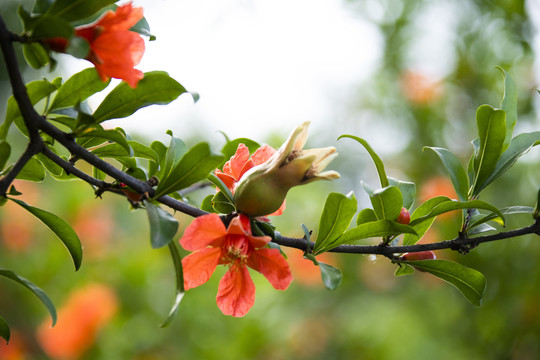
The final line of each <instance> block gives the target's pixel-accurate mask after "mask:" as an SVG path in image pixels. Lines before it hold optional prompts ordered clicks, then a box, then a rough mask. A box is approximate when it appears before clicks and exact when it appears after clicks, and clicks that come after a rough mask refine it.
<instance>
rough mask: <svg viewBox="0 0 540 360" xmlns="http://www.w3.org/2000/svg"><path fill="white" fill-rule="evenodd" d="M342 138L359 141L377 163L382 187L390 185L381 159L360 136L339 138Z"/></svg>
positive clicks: (342, 136)
mask: <svg viewBox="0 0 540 360" xmlns="http://www.w3.org/2000/svg"><path fill="white" fill-rule="evenodd" d="M341 138H351V139H353V140H356V141H358V142H359V143H360V144H362V146H364V148H366V150H367V152H368V153H369V155H370V156H371V158H372V159H373V162H374V163H375V167H376V168H377V173H378V174H379V180H380V181H381V187H382V188H385V187H387V186H389V185H390V183H389V182H388V178H387V177H386V172H385V171H384V164H383V162H382V160H381V158H380V157H379V156H378V155H377V154H376V153H375V151H374V150H373V149H372V148H371V146H369V144H368V142H367V141H366V140H364V139H362V138H359V137H358V136H354V135H341V136H340V137H338V140H339V139H341Z"/></svg>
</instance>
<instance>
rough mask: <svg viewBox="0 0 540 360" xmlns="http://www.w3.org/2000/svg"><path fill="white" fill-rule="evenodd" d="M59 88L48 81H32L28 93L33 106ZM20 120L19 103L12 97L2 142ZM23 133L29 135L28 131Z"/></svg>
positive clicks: (0, 131) (1, 128)
mask: <svg viewBox="0 0 540 360" xmlns="http://www.w3.org/2000/svg"><path fill="white" fill-rule="evenodd" d="M57 88H58V87H57V86H56V85H55V84H54V83H51V82H49V81H47V80H37V81H32V82H31V83H28V84H27V85H26V91H27V93H28V97H29V98H30V102H31V103H32V105H35V104H36V103H37V102H38V101H40V100H41V99H43V98H45V97H47V96H49V94H51V93H52V92H53V91H55V90H56V89H57ZM18 118H21V111H20V109H19V105H18V104H17V101H15V98H14V97H13V95H12V96H10V97H9V99H8V101H7V108H6V117H5V120H4V123H3V124H2V126H0V140H3V139H5V138H6V136H7V133H8V131H9V127H10V126H11V124H12V123H13V122H14V121H15V120H16V119H18ZM21 119H22V118H21ZM25 130H26V129H25ZM23 133H24V134H25V135H26V134H27V132H26V131H25V132H23Z"/></svg>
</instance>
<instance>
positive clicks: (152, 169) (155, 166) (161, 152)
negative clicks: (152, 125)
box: [148, 140, 185, 178]
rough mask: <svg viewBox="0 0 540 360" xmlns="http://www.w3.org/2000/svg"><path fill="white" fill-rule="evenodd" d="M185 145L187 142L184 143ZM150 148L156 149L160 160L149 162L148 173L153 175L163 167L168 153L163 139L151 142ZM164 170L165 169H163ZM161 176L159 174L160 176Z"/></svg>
mask: <svg viewBox="0 0 540 360" xmlns="http://www.w3.org/2000/svg"><path fill="white" fill-rule="evenodd" d="M184 147H185V144H184ZM150 148H151V149H152V150H154V151H155V153H156V154H157V156H158V158H159V161H158V162H157V163H152V162H151V163H150V164H148V175H149V176H153V175H156V173H157V172H158V170H159V169H160V167H161V169H163V167H164V164H165V158H166V154H167V147H166V146H165V145H164V144H163V143H162V142H161V141H157V140H156V141H154V142H152V143H151V144H150ZM163 170H164V169H163ZM159 177H161V176H158V178H159Z"/></svg>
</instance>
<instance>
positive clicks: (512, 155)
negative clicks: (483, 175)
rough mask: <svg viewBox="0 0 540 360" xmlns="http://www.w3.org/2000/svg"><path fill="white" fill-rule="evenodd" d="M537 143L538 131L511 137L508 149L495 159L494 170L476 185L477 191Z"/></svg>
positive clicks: (538, 138) (539, 133) (539, 141)
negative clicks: (482, 182)
mask: <svg viewBox="0 0 540 360" xmlns="http://www.w3.org/2000/svg"><path fill="white" fill-rule="evenodd" d="M539 144H540V131H534V132H531V133H523V134H519V135H517V136H516V137H515V138H513V139H512V142H511V143H510V146H509V147H508V149H506V151H505V152H504V153H502V155H501V157H500V158H499V161H497V165H496V166H495V170H494V171H493V172H492V173H491V175H490V176H489V177H488V179H487V180H486V181H485V182H484V184H482V185H480V186H479V187H478V191H480V190H482V189H483V188H485V187H486V186H487V185H488V184H490V183H492V182H493V181H494V180H495V179H497V178H498V177H499V176H501V175H502V174H504V173H505V172H506V171H507V170H508V169H510V168H511V167H512V165H514V164H515V163H516V161H517V159H519V158H520V157H521V156H522V155H524V154H526V153H527V152H528V151H529V150H530V149H531V148H533V147H534V146H536V145H539Z"/></svg>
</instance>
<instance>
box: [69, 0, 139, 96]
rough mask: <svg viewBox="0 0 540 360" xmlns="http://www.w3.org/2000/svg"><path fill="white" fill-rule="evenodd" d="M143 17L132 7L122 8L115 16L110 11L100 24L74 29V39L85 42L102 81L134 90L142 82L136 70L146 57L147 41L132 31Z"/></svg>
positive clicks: (128, 5)
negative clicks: (117, 82) (124, 84)
mask: <svg viewBox="0 0 540 360" xmlns="http://www.w3.org/2000/svg"><path fill="white" fill-rule="evenodd" d="M142 17H143V9H142V8H134V7H132V6H131V3H129V4H126V5H123V6H120V7H119V8H117V9H116V11H115V12H113V11H110V10H109V11H107V12H106V13H105V15H103V16H102V17H101V18H100V19H99V20H98V21H97V22H95V23H94V24H90V25H85V26H81V27H78V28H76V29H75V35H77V36H80V37H82V38H84V39H86V40H87V41H88V42H89V44H90V53H89V54H88V56H87V57H86V58H87V59H88V60H89V61H91V62H92V63H93V64H94V65H95V67H96V70H97V72H98V73H99V76H100V77H101V79H102V80H103V81H107V80H108V79H109V78H111V77H113V78H117V79H122V80H124V81H125V82H127V83H128V84H129V86H131V87H133V88H134V87H135V86H137V82H138V81H139V80H140V79H142V78H143V73H142V71H140V70H136V69H135V68H134V66H135V65H137V64H138V63H139V62H140V61H141V58H142V56H143V53H144V40H143V39H142V38H141V36H140V35H139V34H137V33H136V32H133V31H129V29H130V28H131V27H132V26H133V25H135V24H136V23H137V22H138V21H139V20H141V19H142Z"/></svg>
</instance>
